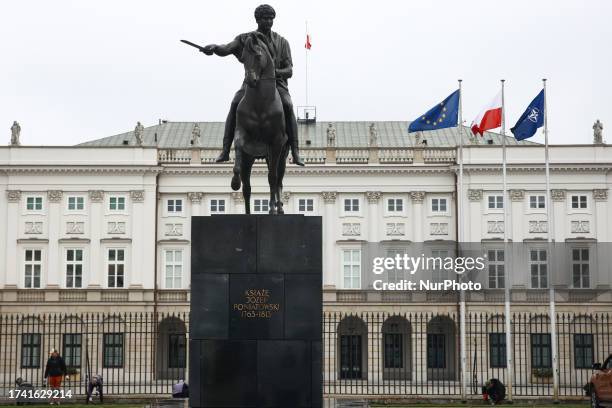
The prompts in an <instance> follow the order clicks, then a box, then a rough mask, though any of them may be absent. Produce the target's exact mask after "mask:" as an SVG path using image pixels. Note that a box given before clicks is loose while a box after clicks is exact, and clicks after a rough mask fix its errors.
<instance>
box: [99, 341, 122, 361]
mask: <svg viewBox="0 0 612 408" xmlns="http://www.w3.org/2000/svg"><path fill="white" fill-rule="evenodd" d="M102 341H103V343H104V347H103V350H102V367H103V368H122V367H123V333H104V335H103V337H102Z"/></svg>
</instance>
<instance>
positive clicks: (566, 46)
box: [0, 0, 612, 145]
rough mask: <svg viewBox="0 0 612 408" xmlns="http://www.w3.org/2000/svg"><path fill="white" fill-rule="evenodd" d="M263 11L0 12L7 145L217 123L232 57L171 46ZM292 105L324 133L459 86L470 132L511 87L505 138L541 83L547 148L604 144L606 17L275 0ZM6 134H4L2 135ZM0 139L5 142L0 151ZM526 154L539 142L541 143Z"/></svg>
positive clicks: (502, 8) (52, 7)
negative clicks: (599, 125)
mask: <svg viewBox="0 0 612 408" xmlns="http://www.w3.org/2000/svg"><path fill="white" fill-rule="evenodd" d="M258 4H260V1H214V2H213V1H202V0H200V1H172V2H170V1H151V0H148V1H126V0H121V1H115V0H105V1H67V0H53V1H32V0H20V1H11V2H3V4H2V11H3V13H2V15H3V18H2V23H1V24H0V55H1V56H2V62H1V64H0V83H1V84H2V86H1V91H0V136H1V137H0V143H1V144H5V143H8V142H9V141H10V130H9V128H10V127H11V124H12V123H13V120H17V121H19V122H20V124H21V127H22V135H21V139H22V143H23V144H26V145H73V144H77V143H81V142H85V141H88V140H93V139H97V138H101V137H105V136H110V135H113V134H117V133H122V132H125V131H128V130H132V129H133V128H134V126H135V124H136V121H141V122H142V123H143V124H144V125H145V126H150V125H153V124H155V123H157V121H158V119H159V118H162V119H167V120H170V121H223V120H225V116H226V114H227V109H228V107H229V102H230V100H231V98H232V96H233V94H234V92H235V91H236V90H237V89H238V88H239V86H240V84H241V82H242V76H243V71H242V67H241V66H240V65H239V63H238V62H237V60H236V59H235V58H234V57H231V56H230V57H226V58H219V57H216V56H213V57H207V56H205V55H204V54H202V53H199V52H197V51H196V50H195V49H193V48H190V47H188V46H186V45H184V44H182V43H180V42H179V40H180V39H188V40H191V41H193V42H196V43H200V44H202V45H205V44H207V43H226V42H229V41H230V40H232V39H233V38H234V37H235V36H236V35H237V34H239V33H241V32H246V31H250V30H252V29H254V28H255V27H256V25H255V21H254V18H253V10H254V8H255V7H256V6H257V5H258ZM270 4H271V5H272V6H273V7H274V8H275V9H276V13H277V16H276V20H275V22H274V27H273V30H274V31H277V32H278V33H280V34H281V35H283V36H284V37H285V38H287V39H288V40H289V43H290V44H291V47H292V52H293V62H294V76H293V78H292V79H291V80H290V83H289V86H290V90H291V93H292V96H293V101H294V105H296V106H297V105H304V104H305V102H306V85H305V50H304V40H305V22H306V21H308V28H309V32H310V35H311V38H312V41H311V42H312V50H311V51H310V52H309V57H308V61H309V64H308V65H309V70H308V78H309V87H308V88H309V96H308V100H309V102H310V103H311V104H312V105H316V107H317V114H318V119H319V121H326V122H327V121H342V120H357V121H374V120H376V121H378V120H413V119H415V118H416V117H418V116H419V115H420V114H421V113H423V112H425V111H426V110H428V109H429V108H430V107H431V106H432V105H433V104H435V103H437V102H439V101H441V100H442V99H444V98H445V97H446V96H447V95H448V94H450V93H451V92H452V91H453V90H454V89H456V88H457V79H458V78H462V79H463V91H464V92H463V107H464V120H465V121H467V124H469V123H470V122H471V120H472V119H473V118H474V117H475V116H476V115H477V113H478V111H479V110H480V109H481V108H482V106H483V105H485V104H486V103H487V102H488V101H489V100H491V98H492V97H493V96H494V95H495V93H496V92H497V91H498V90H499V86H500V85H499V80H500V79H501V78H505V79H506V110H507V123H508V126H507V127H508V128H510V127H511V126H512V125H513V124H514V122H515V121H516V119H517V118H518V117H519V116H520V114H521V113H522V111H523V110H524V109H525V107H526V106H527V104H528V103H529V102H530V101H531V99H533V98H534V97H535V96H536V94H537V93H538V92H539V90H540V89H541V86H542V82H541V79H542V78H543V77H546V78H548V89H547V90H548V107H549V130H550V141H551V143H591V141H592V134H593V130H592V125H593V122H594V121H595V119H597V118H599V119H600V120H601V121H602V122H603V124H604V138H606V136H607V134H608V133H609V134H610V135H609V136H608V137H607V139H608V140H612V130H608V129H610V128H612V103H610V100H611V98H612V82H611V81H612V79H611V78H610V71H611V62H612V46H611V43H610V42H611V40H612V21H611V20H612V2H610V1H606V0H601V1H586V0H580V1H567V0H563V1H561V0H555V1H535V0H505V1H491V0H479V1H477V0H473V1H456V0H435V1H427V0H419V1H383V0H378V1H356V0H350V1H349V0H346V1H344V0H343V1H338V0H333V1H330V0H325V1H320V0H307V1H301V2H297V1H290V0H282V1H280V0H277V1H274V2H272V3H270ZM2 129H4V131H2ZM2 135H4V136H2ZM534 140H536V141H541V140H543V138H542V136H541V135H540V134H538V136H537V138H535V139H534Z"/></svg>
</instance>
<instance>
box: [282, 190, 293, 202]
mask: <svg viewBox="0 0 612 408" xmlns="http://www.w3.org/2000/svg"><path fill="white" fill-rule="evenodd" d="M290 198H291V191H283V195H282V197H281V201H282V202H283V204H287V203H288V202H289V199H290Z"/></svg>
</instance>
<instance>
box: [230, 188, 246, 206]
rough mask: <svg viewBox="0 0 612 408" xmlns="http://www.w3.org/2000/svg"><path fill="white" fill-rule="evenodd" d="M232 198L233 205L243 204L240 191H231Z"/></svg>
mask: <svg viewBox="0 0 612 408" xmlns="http://www.w3.org/2000/svg"><path fill="white" fill-rule="evenodd" d="M232 198H233V199H234V205H242V204H244V197H243V196H242V193H241V192H239V191H235V192H233V193H232Z"/></svg>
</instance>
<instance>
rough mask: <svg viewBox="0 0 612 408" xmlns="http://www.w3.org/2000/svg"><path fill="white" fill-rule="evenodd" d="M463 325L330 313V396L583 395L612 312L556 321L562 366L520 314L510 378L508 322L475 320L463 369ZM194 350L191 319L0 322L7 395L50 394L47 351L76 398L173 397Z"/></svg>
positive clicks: (609, 349)
mask: <svg viewBox="0 0 612 408" xmlns="http://www.w3.org/2000/svg"><path fill="white" fill-rule="evenodd" d="M459 321H460V319H459V318H458V316H457V315H456V314H453V313H450V314H431V313H424V312H417V313H395V314H389V313H357V314H355V313H353V314H344V313H336V312H324V315H323V349H324V350H323V351H324V353H323V365H322V367H323V380H324V381H323V387H324V394H325V395H327V396H357V395H359V396H372V397H386V396H390V397H411V396H413V397H418V396H443V397H456V398H459V397H468V398H469V397H470V396H476V395H478V394H480V388H481V386H482V385H483V384H484V383H485V382H486V381H487V380H488V379H490V378H498V379H500V380H501V381H502V382H504V383H505V384H511V385H512V393H513V395H514V396H516V397H539V396H540V397H548V398H553V397H555V396H558V397H559V398H579V397H582V396H584V390H583V386H584V385H585V384H587V382H588V381H589V378H590V376H591V374H592V369H591V367H592V364H593V363H594V362H602V361H603V360H604V359H605V358H606V357H607V356H608V355H609V354H611V353H612V321H611V320H610V315H609V314H572V313H569V314H568V313H565V314H563V313H559V314H558V315H557V319H556V326H555V327H556V333H557V335H556V340H557V349H558V360H557V361H556V362H555V361H554V359H553V355H552V343H551V342H552V338H554V337H553V336H551V327H550V321H549V318H548V316H547V315H546V314H535V313H518V314H514V315H513V316H512V321H511V328H512V341H511V345H512V347H511V350H512V351H513V356H514V358H513V359H512V361H511V370H508V367H507V353H506V350H507V348H506V335H505V321H504V316H503V314H495V313H476V314H474V313H468V314H467V316H466V320H465V321H466V324H465V326H466V327H465V329H466V330H465V331H466V339H465V347H466V362H467V364H466V367H465V371H462V369H461V368H462V364H461V336H460V333H461V330H460V325H459ZM188 343H189V314H188V313H175V314H165V313H157V314H154V313H136V314H134V313H132V314H130V313H122V314H108V313H95V314H45V315H42V314H41V315H16V314H11V315H2V316H0V387H1V390H0V393H1V395H2V396H6V395H8V392H9V390H11V389H14V388H15V381H16V379H17V378H22V379H23V381H25V382H27V383H31V384H32V385H33V386H35V387H43V386H44V378H43V372H44V367H45V362H46V359H47V353H48V352H49V350H50V349H52V348H57V349H58V350H59V352H60V354H62V356H63V357H64V359H65V360H66V363H67V366H68V371H69V379H68V380H67V381H66V382H65V383H64V387H65V388H66V389H71V390H72V392H73V393H74V394H77V395H81V394H85V391H86V388H87V381H88V379H89V378H90V377H91V376H92V375H95V374H98V375H102V376H103V378H104V387H105V393H106V394H115V395H134V394H166V395H167V394H170V393H171V390H172V385H173V384H174V383H176V382H177V381H178V380H179V379H185V380H186V381H187V382H188V381H189V379H188V362H189V356H188V353H189V350H188ZM554 367H557V369H558V371H557V372H558V378H559V382H558V384H559V387H558V389H557V390H556V392H555V389H554V384H553V374H554V371H553V370H554ZM510 371H511V372H512V376H510V375H509V373H510Z"/></svg>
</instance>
